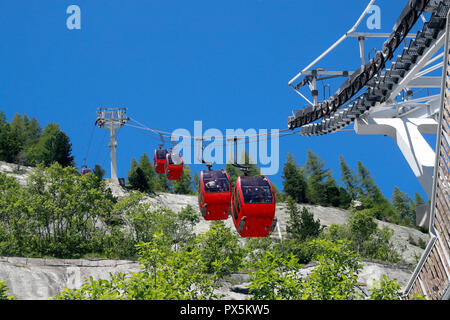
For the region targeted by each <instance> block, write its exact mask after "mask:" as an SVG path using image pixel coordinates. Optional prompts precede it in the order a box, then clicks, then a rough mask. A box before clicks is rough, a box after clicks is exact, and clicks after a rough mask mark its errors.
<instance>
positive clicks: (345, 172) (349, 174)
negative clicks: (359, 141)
mask: <svg viewBox="0 0 450 320" xmlns="http://www.w3.org/2000/svg"><path fill="white" fill-rule="evenodd" d="M339 166H340V168H341V181H342V183H343V184H344V188H345V189H346V190H347V192H348V194H349V195H350V197H351V198H352V199H356V184H357V183H356V178H355V176H354V175H353V170H352V169H350V167H349V166H348V165H347V163H346V162H345V160H344V157H343V156H342V155H341V156H339Z"/></svg>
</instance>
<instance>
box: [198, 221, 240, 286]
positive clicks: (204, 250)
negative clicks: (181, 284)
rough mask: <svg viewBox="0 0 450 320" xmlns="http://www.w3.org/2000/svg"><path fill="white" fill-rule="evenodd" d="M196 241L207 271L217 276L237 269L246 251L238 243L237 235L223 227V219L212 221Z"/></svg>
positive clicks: (219, 276)
mask: <svg viewBox="0 0 450 320" xmlns="http://www.w3.org/2000/svg"><path fill="white" fill-rule="evenodd" d="M197 243H198V244H197V246H198V247H199V248H200V251H201V258H202V261H203V262H204V263H205V266H206V270H207V272H209V273H213V274H214V275H215V276H216V277H217V278H222V277H223V276H224V275H227V274H230V273H232V272H235V271H237V270H238V269H239V268H240V266H241V265H242V261H243V259H244V256H245V253H246V252H245V250H244V249H243V248H242V247H241V246H240V245H239V242H238V236H237V235H236V234H233V233H232V232H231V230H230V229H229V228H227V227H225V225H224V223H223V221H213V222H212V223H211V225H210V228H209V230H208V231H207V232H206V233H205V234H203V235H200V236H199V237H198V239H197Z"/></svg>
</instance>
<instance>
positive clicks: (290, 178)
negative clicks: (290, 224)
mask: <svg viewBox="0 0 450 320" xmlns="http://www.w3.org/2000/svg"><path fill="white" fill-rule="evenodd" d="M282 178H283V194H285V195H286V196H288V197H291V198H292V199H294V200H295V202H297V203H304V202H306V181H305V177H304V176H303V172H302V171H301V170H300V168H299V167H298V165H297V164H296V162H295V159H294V156H293V155H292V154H290V153H288V155H287V159H286V163H285V164H284V167H283V176H282Z"/></svg>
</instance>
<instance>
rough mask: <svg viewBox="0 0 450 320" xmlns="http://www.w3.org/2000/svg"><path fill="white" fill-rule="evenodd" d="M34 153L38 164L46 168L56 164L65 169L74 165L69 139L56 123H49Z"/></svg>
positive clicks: (34, 148)
mask: <svg viewBox="0 0 450 320" xmlns="http://www.w3.org/2000/svg"><path fill="white" fill-rule="evenodd" d="M32 153H33V154H35V156H36V160H37V162H38V163H41V164H43V165H45V166H50V165H51V164H52V163H54V162H57V163H59V164H60V165H62V166H63V167H67V166H72V165H74V157H73V156H72V155H71V154H72V144H71V143H70V140H69V137H68V136H67V135H66V134H65V133H64V132H63V131H61V130H60V129H59V125H58V124H55V123H49V124H48V125H47V126H46V127H45V128H44V131H42V133H41V134H40V136H39V140H38V142H37V144H36V145H35V146H34V147H33V150H32Z"/></svg>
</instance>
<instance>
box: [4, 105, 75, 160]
mask: <svg viewBox="0 0 450 320" xmlns="http://www.w3.org/2000/svg"><path fill="white" fill-rule="evenodd" d="M71 153H72V145H71V143H70V140H69V137H68V136H67V135H66V134H65V133H64V132H63V131H61V130H60V128H59V125H57V124H55V123H49V124H48V125H47V126H46V127H45V128H44V130H43V131H42V130H41V127H40V125H39V122H38V121H37V120H36V118H32V119H30V118H28V116H27V115H24V116H23V117H22V116H21V115H20V114H16V115H15V116H14V117H13V119H12V121H11V123H8V121H7V120H6V117H5V114H4V113H3V112H2V111H0V160H1V161H6V162H9V163H16V164H19V165H28V166H35V165H37V164H38V163H42V164H44V165H46V166H49V165H51V164H52V163H53V162H58V163H59V164H61V165H62V166H64V167H66V166H71V165H73V164H74V157H73V156H72V154H71Z"/></svg>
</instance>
